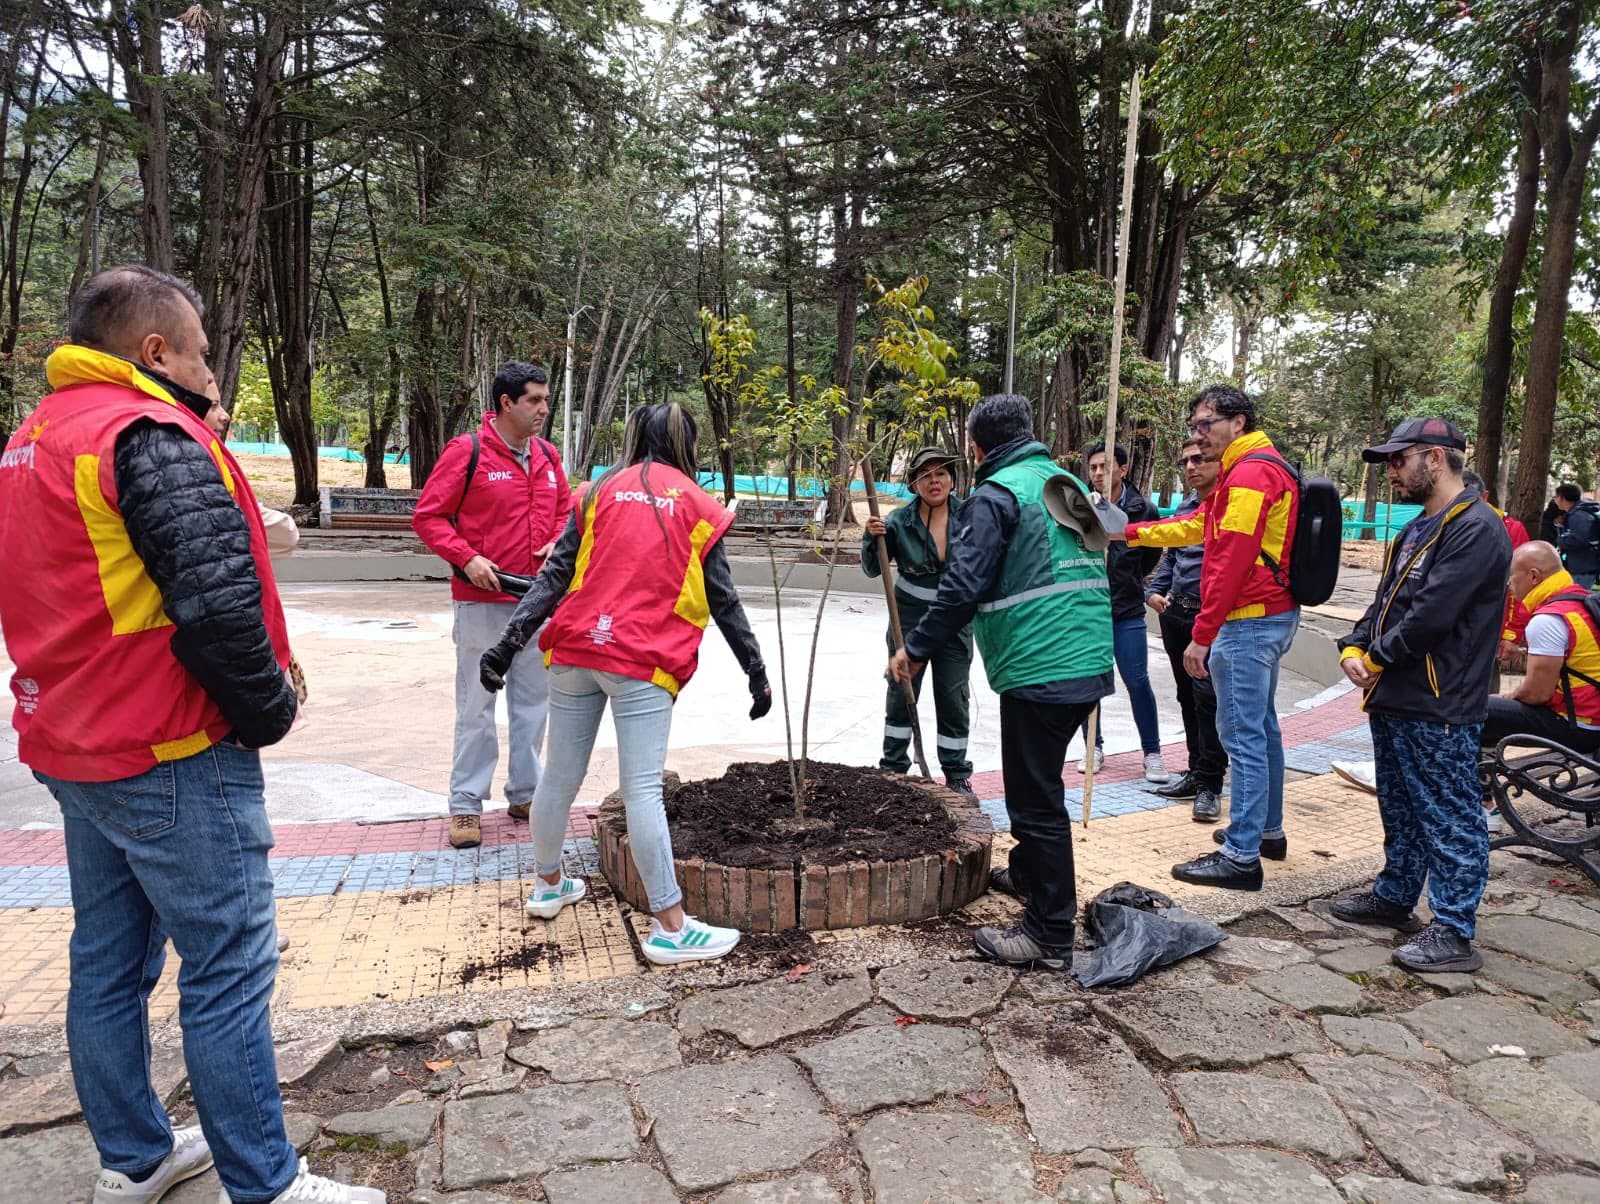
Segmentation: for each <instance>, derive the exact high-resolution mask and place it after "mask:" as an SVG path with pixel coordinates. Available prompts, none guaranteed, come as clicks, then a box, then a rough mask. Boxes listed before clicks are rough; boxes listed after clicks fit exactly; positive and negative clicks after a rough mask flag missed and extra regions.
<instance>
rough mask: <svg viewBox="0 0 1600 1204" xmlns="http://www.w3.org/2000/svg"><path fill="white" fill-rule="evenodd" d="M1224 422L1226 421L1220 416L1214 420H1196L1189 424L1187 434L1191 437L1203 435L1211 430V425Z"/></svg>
mask: <svg viewBox="0 0 1600 1204" xmlns="http://www.w3.org/2000/svg"><path fill="white" fill-rule="evenodd" d="M1226 421H1227V419H1226V418H1223V417H1221V416H1220V415H1219V416H1218V417H1216V418H1196V419H1195V420H1194V421H1193V422H1191V423H1190V424H1189V433H1190V434H1191V435H1203V434H1205V433H1206V432H1207V431H1209V430H1210V429H1211V427H1212V426H1213V424H1215V423H1218V422H1226Z"/></svg>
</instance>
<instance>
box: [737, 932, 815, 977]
mask: <svg viewBox="0 0 1600 1204" xmlns="http://www.w3.org/2000/svg"><path fill="white" fill-rule="evenodd" d="M816 955H817V943H816V942H815V941H813V940H812V939H811V934H810V933H809V932H807V931H806V930H805V929H804V928H786V929H784V930H783V931H782V932H747V933H745V934H744V936H743V937H742V938H740V941H739V944H738V946H737V947H736V948H735V949H734V951H733V953H732V954H731V955H730V957H729V960H730V961H731V962H733V963H734V964H735V965H754V964H756V963H758V962H759V963H761V964H762V965H767V964H771V965H773V966H776V967H777V968H778V969H779V970H792V969H794V968H795V967H796V966H803V965H806V964H807V963H809V962H810V961H811V960H812V959H813V958H815V957H816ZM769 959H770V960H769Z"/></svg>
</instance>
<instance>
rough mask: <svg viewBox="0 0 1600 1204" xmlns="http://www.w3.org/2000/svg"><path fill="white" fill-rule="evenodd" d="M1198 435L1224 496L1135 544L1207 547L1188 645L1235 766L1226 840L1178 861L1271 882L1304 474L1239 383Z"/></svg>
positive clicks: (1247, 883) (1212, 392)
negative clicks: (1281, 697)
mask: <svg viewBox="0 0 1600 1204" xmlns="http://www.w3.org/2000/svg"><path fill="white" fill-rule="evenodd" d="M1189 432H1190V434H1192V435H1193V436H1194V440H1195V444H1196V446H1197V447H1198V448H1199V450H1200V454H1201V455H1203V456H1205V458H1206V459H1207V460H1210V461H1212V462H1214V463H1216V464H1218V465H1219V466H1220V470H1221V471H1220V475H1219V477H1218V481H1217V487H1216V490H1215V492H1213V493H1212V494H1211V496H1210V497H1208V498H1207V499H1206V500H1205V502H1204V503H1202V504H1201V506H1200V508H1199V509H1198V510H1196V511H1194V513H1192V514H1185V515H1181V516H1180V515H1173V516H1172V517H1171V518H1164V519H1160V520H1158V521H1156V522H1149V523H1130V524H1129V526H1128V544H1129V546H1130V547H1166V548H1173V547H1183V546H1185V545H1188V544H1196V543H1198V544H1201V545H1202V547H1203V553H1204V559H1203V561H1202V566H1201V571H1200V608H1199V610H1198V611H1197V612H1196V613H1195V618H1194V631H1193V635H1192V637H1191V639H1190V641H1189V646H1188V647H1187V648H1185V649H1184V652H1183V667H1184V671H1185V672H1187V673H1188V674H1189V676H1190V677H1194V678H1205V677H1209V678H1210V679H1211V682H1212V685H1213V687H1214V688H1215V690H1216V694H1217V734H1218V735H1219V736H1220V737H1221V738H1222V747H1223V748H1224V749H1226V750H1227V753H1228V759H1229V761H1230V762H1231V763H1232V765H1233V789H1232V791H1231V794H1230V800H1229V803H1228V826H1227V828H1225V829H1222V830H1219V831H1218V832H1217V833H1216V840H1217V842H1218V843H1219V844H1221V845H1222V848H1221V849H1220V850H1219V851H1218V852H1215V853H1207V854H1204V855H1203V856H1200V857H1196V858H1194V859H1193V860H1192V861H1185V862H1182V863H1180V864H1178V865H1175V866H1173V867H1172V876H1173V877H1174V878H1176V879H1178V880H1179V881H1180V882H1192V883H1194V884H1196V885H1199V886H1217V887H1222V888H1224V889H1226V890H1260V889H1261V883H1262V875H1261V858H1262V857H1264V856H1265V857H1270V858H1272V859H1273V860H1275V861H1281V860H1282V859H1283V858H1285V857H1287V856H1288V852H1289V842H1288V838H1287V837H1286V836H1285V835H1284V832H1283V732H1282V730H1281V729H1280V728H1279V726H1278V714H1277V693H1278V663H1279V662H1280V661H1281V660H1282V659H1283V656H1284V654H1285V653H1286V652H1288V651H1289V645H1290V644H1291V643H1293V641H1294V633H1295V630H1296V629H1297V628H1298V627H1299V626H1300V607H1299V604H1298V603H1296V602H1295V600H1294V597H1293V595H1292V594H1290V592H1289V567H1290V566H1289V560H1290V557H1291V555H1292V552H1293V549H1292V548H1291V547H1290V544H1291V542H1292V539H1293V534H1294V526H1295V518H1296V515H1297V514H1298V512H1299V508H1300V490H1299V485H1298V482H1297V480H1296V478H1295V475H1294V472H1293V470H1291V469H1290V467H1289V465H1288V463H1287V462H1286V461H1285V460H1284V459H1283V457H1282V456H1280V455H1279V454H1278V452H1277V450H1276V449H1275V448H1274V447H1273V446H1272V441H1271V440H1270V439H1268V438H1267V437H1266V435H1264V434H1263V433H1262V432H1260V431H1258V430H1257V429H1256V406H1255V402H1253V401H1251V400H1250V398H1248V397H1247V396H1245V394H1244V392H1243V391H1242V390H1240V389H1236V388H1234V387H1233V386H1232V385H1210V386H1208V387H1207V388H1205V389H1202V390H1201V391H1200V392H1199V393H1198V394H1196V395H1195V397H1194V399H1193V400H1192V401H1190V403H1189Z"/></svg>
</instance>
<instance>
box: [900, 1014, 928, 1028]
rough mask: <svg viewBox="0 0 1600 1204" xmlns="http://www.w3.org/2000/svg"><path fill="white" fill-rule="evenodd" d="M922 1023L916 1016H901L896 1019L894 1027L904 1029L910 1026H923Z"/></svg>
mask: <svg viewBox="0 0 1600 1204" xmlns="http://www.w3.org/2000/svg"><path fill="white" fill-rule="evenodd" d="M921 1023H922V1021H920V1020H918V1019H917V1018H916V1017H915V1016H899V1017H896V1019H895V1022H894V1026H895V1027H896V1028H904V1027H905V1026H906V1025H908V1024H921Z"/></svg>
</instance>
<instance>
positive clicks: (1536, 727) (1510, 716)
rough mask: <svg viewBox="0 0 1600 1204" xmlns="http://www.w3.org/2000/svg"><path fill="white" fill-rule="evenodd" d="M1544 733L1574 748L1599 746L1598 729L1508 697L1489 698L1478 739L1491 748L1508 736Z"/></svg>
mask: <svg viewBox="0 0 1600 1204" xmlns="http://www.w3.org/2000/svg"><path fill="white" fill-rule="evenodd" d="M1522 735H1528V736H1543V737H1544V738H1545V739H1547V740H1554V741H1555V742H1556V743H1557V744H1564V745H1566V746H1567V747H1568V748H1570V749H1572V751H1573V752H1580V753H1593V752H1595V751H1596V750H1600V731H1594V730H1592V729H1590V728H1586V727H1579V726H1577V725H1576V724H1574V723H1568V722H1567V717H1566V716H1565V715H1562V714H1560V713H1558V712H1556V711H1552V710H1551V709H1550V708H1549V707H1536V706H1532V705H1530V704H1529V703H1526V702H1513V701H1512V700H1511V699H1509V698H1496V697H1494V696H1492V695H1491V696H1490V698H1489V717H1488V718H1487V719H1485V720H1484V721H1483V735H1482V737H1481V738H1480V739H1479V743H1480V744H1482V745H1483V747H1484V748H1493V747H1494V746H1495V745H1496V744H1499V743H1500V741H1502V740H1504V739H1505V738H1506V737H1507V736H1522Z"/></svg>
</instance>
